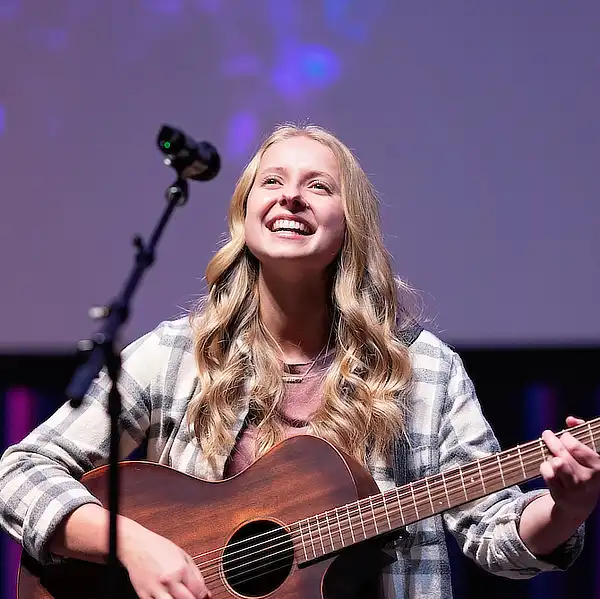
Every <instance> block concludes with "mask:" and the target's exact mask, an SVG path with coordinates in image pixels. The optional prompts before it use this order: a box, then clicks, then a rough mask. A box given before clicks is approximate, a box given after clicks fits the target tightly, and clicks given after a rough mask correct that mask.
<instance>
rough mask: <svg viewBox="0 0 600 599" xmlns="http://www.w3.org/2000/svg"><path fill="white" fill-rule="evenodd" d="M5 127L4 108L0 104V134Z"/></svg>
mask: <svg viewBox="0 0 600 599" xmlns="http://www.w3.org/2000/svg"><path fill="white" fill-rule="evenodd" d="M5 128H6V109H5V108H4V106H2V104H0V135H2V134H3V133H4V129H5Z"/></svg>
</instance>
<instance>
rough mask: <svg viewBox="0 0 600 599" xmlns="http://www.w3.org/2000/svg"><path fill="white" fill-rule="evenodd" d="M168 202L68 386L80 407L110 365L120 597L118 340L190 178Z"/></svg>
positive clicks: (110, 591) (112, 508)
mask: <svg viewBox="0 0 600 599" xmlns="http://www.w3.org/2000/svg"><path fill="white" fill-rule="evenodd" d="M165 195H166V198H167V201H168V204H167V207H166V208H165V210H164V212H163V214H162V216H161V218H160V220H159V222H158V224H157V226H156V228H155V229H154V231H153V232H152V235H151V237H150V241H149V242H148V244H144V242H143V240H142V238H141V237H140V236H136V237H135V239H134V241H133V243H134V246H135V247H136V248H137V253H136V258H135V264H134V267H133V270H132V272H131V274H130V275H129V277H128V279H127V281H126V282H125V285H124V286H123V289H122V291H121V294H120V295H119V296H118V297H117V298H116V299H115V300H114V301H113V302H112V303H111V304H110V306H108V307H106V308H93V309H92V310H91V311H90V315H91V316H92V317H95V318H97V319H100V318H104V319H105V320H104V324H103V326H102V327H101V329H100V330H99V331H98V332H97V333H96V334H95V335H94V336H93V337H92V339H91V341H89V342H88V345H91V346H92V347H93V349H92V350H91V353H90V355H89V357H88V359H87V361H86V362H85V363H84V364H82V365H81V366H80V367H79V368H78V369H77V370H76V371H75V374H74V375H73V378H72V379H71V382H70V384H69V386H68V387H67V396H68V397H70V401H71V405H72V406H73V407H75V408H77V407H79V406H80V405H81V403H82V401H83V398H84V397H85V394H86V393H87V392H88V389H89V388H90V386H91V384H92V382H93V380H94V379H95V378H96V377H97V376H98V375H99V374H100V371H101V370H102V369H103V368H104V367H106V371H107V373H108V375H109V378H110V382H111V385H110V391H109V394H108V406H107V408H108V413H109V415H110V451H109V463H108V468H109V496H108V503H109V506H108V509H109V551H108V560H107V566H108V570H107V575H108V577H107V586H106V597H107V598H108V599H113V598H114V597H117V596H118V595H117V592H118V585H119V580H120V579H121V578H120V567H119V560H118V558H117V514H118V513H119V492H120V482H119V470H118V459H119V457H118V456H119V419H120V417H121V403H122V402H121V396H120V394H119V390H118V386H117V383H118V380H119V374H120V371H121V356H120V353H119V351H117V350H116V347H115V341H116V339H117V336H118V334H119V331H120V329H121V326H122V325H123V323H125V322H126V321H127V319H128V317H129V312H130V311H129V302H130V300H131V298H132V297H133V294H134V293H135V290H136V289H137V286H138V284H139V282H140V281H141V279H142V277H143V275H144V273H145V272H146V270H147V269H148V268H149V267H150V266H151V265H152V263H153V262H154V250H155V247H156V245H157V243H158V240H159V239H160V236H161V234H162V232H163V230H164V228H165V226H166V224H167V222H168V220H169V218H170V216H171V214H172V213H173V210H175V207H176V206H180V205H183V204H185V203H186V202H187V198H188V185H187V181H186V180H185V179H183V178H181V177H178V178H177V180H176V181H175V183H173V184H172V185H171V186H169V187H168V188H167V191H166V193H165Z"/></svg>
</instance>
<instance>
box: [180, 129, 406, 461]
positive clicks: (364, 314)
mask: <svg viewBox="0 0 600 599" xmlns="http://www.w3.org/2000/svg"><path fill="white" fill-rule="evenodd" d="M299 135H302V136H306V137H308V138H310V139H313V140H315V141H317V142H319V143H321V144H323V145H324V146H326V147H327V148H329V149H330V150H331V151H332V152H333V154H334V155H335V157H336V159H337V161H338V164H339V167H340V173H341V197H342V202H343V208H344V213H345V221H346V234H345V239H344V242H343V245H342V248H341V250H340V252H339V254H338V256H337V257H336V259H335V260H334V262H333V264H332V265H331V266H330V269H331V278H330V280H331V293H330V298H331V299H330V302H331V304H330V313H331V326H332V330H331V333H332V334H331V343H332V345H333V346H334V355H333V361H332V363H331V365H330V366H329V368H328V370H327V373H326V375H325V379H324V385H323V396H324V397H323V402H322V405H321V407H320V409H319V410H318V412H317V413H316V414H315V416H314V417H313V419H312V420H311V422H310V426H309V430H308V432H309V433H310V434H314V435H316V436H318V437H321V438H324V439H326V440H328V441H330V442H331V443H333V444H334V445H335V446H337V447H339V448H340V449H342V450H343V451H345V452H347V453H349V454H350V455H352V456H354V457H355V458H356V459H358V460H359V461H360V462H361V463H363V464H367V463H368V460H369V458H370V457H371V456H373V455H384V454H385V453H386V452H387V451H389V449H390V447H391V444H392V443H393V440H394V438H395V437H397V436H398V435H400V434H401V433H402V432H403V430H404V428H403V427H404V422H405V410H406V403H405V402H406V396H407V394H408V390H409V388H410V383H411V364H410V357H409V354H408V351H407V349H406V347H405V345H404V344H403V343H402V342H401V340H400V338H399V334H400V332H401V331H402V330H403V329H405V328H406V327H408V326H409V324H410V323H411V322H413V319H414V317H415V315H414V314H413V310H412V308H411V305H412V302H411V301H410V300H411V298H412V297H413V296H414V292H413V290H412V288H410V287H409V285H407V284H406V283H404V282H403V281H402V280H400V279H398V278H397V277H395V276H394V275H393V272H392V267H391V260H390V256H389V253H388V252H387V250H386V248H385V245H384V242H383V236H382V232H381V227H380V216H379V204H378V199H377V195H376V193H375V190H374V189H373V187H372V185H371V183H370V181H369V179H368V177H367V175H366V174H365V172H364V171H363V169H362V168H361V166H360V165H359V163H358V160H357V159H356V157H355V156H354V154H353V153H352V152H351V150H350V149H349V148H348V147H347V146H346V145H344V144H343V143H342V142H341V141H340V140H339V139H338V138H336V137H335V136H334V135H333V134H331V133H330V132H328V131H327V130H325V129H323V128H321V127H318V126H315V125H302V126H299V125H293V124H284V125H280V126H278V127H276V128H275V130H274V131H273V132H272V133H271V134H270V135H269V136H268V137H267V138H266V139H265V140H264V141H263V143H262V145H261V146H260V148H259V150H258V152H257V153H256V154H255V155H254V157H253V158H252V159H251V160H250V162H249V163H248V164H247V166H246V168H245V169H244V170H243V172H242V174H241V176H240V178H239V180H238V182H237V185H236V187H235V190H234V193H233V196H232V200H231V203H230V207H229V212H228V224H229V237H228V240H227V242H226V243H225V244H224V245H223V246H222V247H221V248H220V249H219V251H217V253H216V254H215V255H214V257H213V258H212V260H211V261H210V262H209V264H208V266H207V269H206V281H207V285H208V293H207V295H205V296H204V297H203V298H202V300H201V301H200V302H199V303H198V305H197V306H196V307H195V308H194V309H193V310H192V312H191V314H190V322H191V326H192V331H193V339H194V351H195V357H196V363H197V368H198V377H199V383H200V386H199V388H200V391H199V393H198V394H197V395H196V396H195V397H194V398H193V399H192V400H191V402H190V404H189V407H188V424H189V425H190V428H191V430H192V433H193V435H195V437H196V438H197V440H198V443H199V444H200V447H201V449H202V450H203V452H204V454H205V455H206V457H207V458H208V459H209V460H214V458H215V457H216V456H217V455H220V454H222V453H223V451H224V450H226V448H229V447H231V446H232V444H233V443H234V441H235V439H234V438H233V432H232V427H233V425H234V423H235V422H236V420H237V418H238V414H239V412H240V410H241V409H243V408H244V407H245V406H246V405H248V403H249V406H250V413H251V414H252V418H253V422H254V423H255V424H256V426H257V443H256V456H255V457H256V458H258V457H259V456H261V455H263V454H264V453H265V452H267V451H268V450H269V449H270V448H271V447H273V445H275V444H276V443H278V442H279V441H281V440H282V439H283V437H284V425H283V424H282V423H281V422H280V421H279V419H278V418H277V417H275V416H274V414H275V413H276V408H277V406H278V405H279V403H280V402H281V401H282V399H283V397H284V383H283V381H282V374H283V363H282V361H281V355H280V353H279V352H278V348H277V346H276V345H275V343H274V341H273V339H272V337H271V336H270V335H269V334H268V332H267V331H266V330H265V327H264V325H263V324H262V322H261V319H260V316H259V295H258V275H259V270H260V264H259V262H258V260H257V259H256V258H255V257H254V256H253V255H252V254H251V252H250V251H249V249H248V248H247V246H246V244H245V235H244V220H245V210H246V201H247V198H248V194H249V193H250V190H251V188H252V185H253V184H254V180H255V177H256V174H257V171H258V168H259V163H260V160H261V157H262V155H263V154H264V152H265V151H266V150H267V148H269V147H270V146H272V145H273V144H276V143H277V142H279V141H282V140H286V139H289V138H291V137H294V136H299Z"/></svg>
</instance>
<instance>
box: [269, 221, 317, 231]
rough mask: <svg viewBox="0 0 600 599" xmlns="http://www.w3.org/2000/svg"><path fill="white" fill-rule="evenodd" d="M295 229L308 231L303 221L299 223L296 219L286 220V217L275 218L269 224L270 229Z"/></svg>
mask: <svg viewBox="0 0 600 599" xmlns="http://www.w3.org/2000/svg"><path fill="white" fill-rule="evenodd" d="M290 229H291V230H295V231H301V232H302V233H310V230H309V228H308V227H307V226H306V225H305V224H304V223H299V222H298V221H296V220H286V219H277V220H276V221H275V222H274V223H273V224H272V225H271V231H273V232H274V231H279V230H287V231H289V230H290Z"/></svg>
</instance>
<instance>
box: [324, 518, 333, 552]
mask: <svg viewBox="0 0 600 599" xmlns="http://www.w3.org/2000/svg"><path fill="white" fill-rule="evenodd" d="M325 522H327V530H328V531H329V538H330V539H331V550H332V551H334V550H335V544H334V542H333V535H332V534H331V526H330V525H329V516H328V515H327V512H325Z"/></svg>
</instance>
